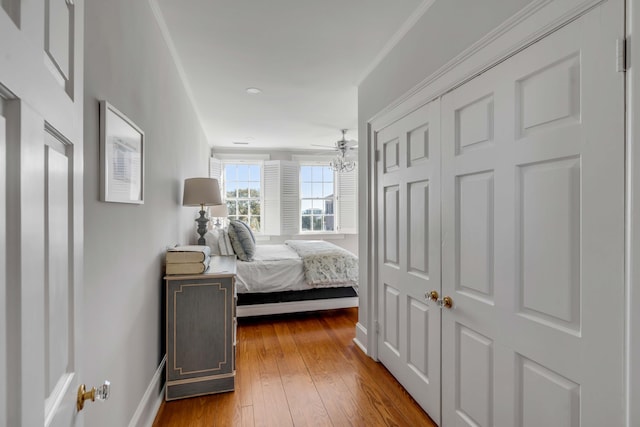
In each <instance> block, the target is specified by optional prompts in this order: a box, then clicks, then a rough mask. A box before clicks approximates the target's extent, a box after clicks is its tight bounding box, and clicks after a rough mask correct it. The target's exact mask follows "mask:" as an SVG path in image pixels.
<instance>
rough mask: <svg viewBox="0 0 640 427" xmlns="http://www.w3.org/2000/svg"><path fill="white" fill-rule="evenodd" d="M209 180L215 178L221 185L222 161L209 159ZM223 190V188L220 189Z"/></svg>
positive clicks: (213, 158)
mask: <svg viewBox="0 0 640 427" xmlns="http://www.w3.org/2000/svg"><path fill="white" fill-rule="evenodd" d="M209 178H215V179H217V180H218V183H220V180H221V179H222V160H220V159H216V158H215V157H211V158H209ZM220 188H221V189H222V187H220Z"/></svg>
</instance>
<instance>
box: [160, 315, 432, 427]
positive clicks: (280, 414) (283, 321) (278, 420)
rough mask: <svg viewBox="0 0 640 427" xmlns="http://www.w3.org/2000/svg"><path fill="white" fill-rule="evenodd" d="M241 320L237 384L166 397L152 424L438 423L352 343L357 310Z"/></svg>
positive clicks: (277, 426)
mask: <svg viewBox="0 0 640 427" xmlns="http://www.w3.org/2000/svg"><path fill="white" fill-rule="evenodd" d="M238 320H239V325H238V348H237V366H236V390H235V391H234V392H231V393H222V394H216V395H210V396H205V397H195V398H190V399H182V400H177V401H171V402H164V403H163V404H162V406H161V408H160V411H159V413H158V416H157V417H156V420H155V422H154V424H153V426H154V427H163V426H171V427H182V426H190V427H197V426H207V427H210V426H223V427H228V426H267V427H285V426H314V427H315V426H337V427H341V426H367V427H373V426H411V427H417V426H429V427H431V426H435V424H434V423H433V422H432V421H431V420H430V419H429V417H428V416H427V415H426V414H425V413H424V412H423V411H422V410H421V409H420V407H419V406H418V405H417V404H416V403H415V401H414V400H413V399H412V398H411V397H410V396H409V395H408V394H407V393H406V391H405V390H404V389H403V388H402V387H401V386H400V385H399V384H398V382H397V381H396V380H395V379H394V378H393V377H392V376H391V374H389V372H388V371H387V370H386V369H385V368H384V367H383V366H382V365H381V364H379V363H376V362H374V361H373V360H372V359H370V358H369V357H367V356H366V355H365V354H364V353H362V351H361V350H360V349H359V348H358V347H357V346H356V345H355V344H354V343H353V337H354V334H355V332H354V331H355V329H354V328H355V323H356V321H357V309H344V310H332V311H325V312H318V313H308V314H296V315H284V316H273V317H266V318H242V319H238Z"/></svg>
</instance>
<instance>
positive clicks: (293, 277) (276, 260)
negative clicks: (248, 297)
mask: <svg viewBox="0 0 640 427" xmlns="http://www.w3.org/2000/svg"><path fill="white" fill-rule="evenodd" d="M332 246H333V245H332ZM338 249H340V248H338ZM340 250H342V249H340ZM356 262H357V261H356ZM236 265H237V275H236V290H237V292H238V293H240V294H242V293H266V292H282V291H301V290H306V289H317V288H318V286H319V285H318V283H311V284H310V283H309V282H308V280H309V278H308V277H306V276H307V275H306V274H305V265H304V261H303V258H301V257H300V255H299V254H298V252H297V251H296V250H295V249H293V248H292V247H291V246H289V245H288V244H278V245H257V246H256V253H255V256H254V258H253V261H248V262H246V261H240V260H238V261H237V264H236ZM355 274H357V270H356V273H355ZM340 286H354V287H356V286H357V281H353V280H352V281H345V282H344V283H341V282H340V281H339V280H333V281H331V282H330V283H323V284H322V287H340Z"/></svg>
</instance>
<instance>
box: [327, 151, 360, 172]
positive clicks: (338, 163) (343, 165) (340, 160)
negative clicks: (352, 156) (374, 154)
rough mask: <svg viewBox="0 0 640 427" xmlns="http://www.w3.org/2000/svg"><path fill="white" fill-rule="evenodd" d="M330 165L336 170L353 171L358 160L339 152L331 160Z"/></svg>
mask: <svg viewBox="0 0 640 427" xmlns="http://www.w3.org/2000/svg"><path fill="white" fill-rule="evenodd" d="M329 166H330V167H331V169H332V170H333V171H334V172H338V173H340V172H351V171H352V170H354V169H355V168H356V162H355V161H354V160H347V159H345V158H344V154H342V155H340V154H338V155H337V156H336V157H335V158H334V159H333V160H331V162H330V163H329Z"/></svg>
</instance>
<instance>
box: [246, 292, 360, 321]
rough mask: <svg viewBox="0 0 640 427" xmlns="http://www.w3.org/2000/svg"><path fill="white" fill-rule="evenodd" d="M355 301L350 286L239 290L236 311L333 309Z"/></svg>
mask: <svg viewBox="0 0 640 427" xmlns="http://www.w3.org/2000/svg"><path fill="white" fill-rule="evenodd" d="M358 302H359V299H358V293H357V292H356V290H355V289H354V288H353V287H346V288H319V289H309V290H305V291H285V292H272V293H264V294H261V293H252V294H238V300H237V304H236V315H237V316H238V317H250V316H266V315H270V314H285V313H299V312H303V311H318V310H332V309H336V308H349V307H358Z"/></svg>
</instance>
